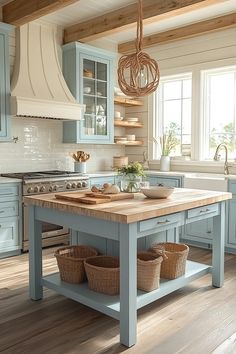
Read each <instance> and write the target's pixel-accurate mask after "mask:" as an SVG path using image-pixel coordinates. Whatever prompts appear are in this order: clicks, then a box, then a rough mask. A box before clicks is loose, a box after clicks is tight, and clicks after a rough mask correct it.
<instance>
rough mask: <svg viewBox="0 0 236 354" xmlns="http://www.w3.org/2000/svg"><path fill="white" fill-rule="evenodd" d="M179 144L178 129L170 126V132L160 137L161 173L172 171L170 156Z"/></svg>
mask: <svg viewBox="0 0 236 354" xmlns="http://www.w3.org/2000/svg"><path fill="white" fill-rule="evenodd" d="M178 144H179V140H178V138H177V137H176V129H175V128H174V127H172V126H170V128H169V130H167V131H166V133H165V134H163V136H161V137H160V149H161V159H160V170H161V171H169V170H170V154H171V152H172V151H173V150H175V148H176V146H177V145H178Z"/></svg>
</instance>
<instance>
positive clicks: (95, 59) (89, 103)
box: [63, 42, 114, 144]
mask: <svg viewBox="0 0 236 354" xmlns="http://www.w3.org/2000/svg"><path fill="white" fill-rule="evenodd" d="M113 70H114V54H113V53H110V52H108V51H105V50H101V49H98V48H96V47H92V46H89V45H85V44H81V43H78V42H76V43H70V44H67V45H65V46H63V73H64V76H65V80H66V82H67V85H68V87H69V88H70V90H71V92H72V94H73V95H74V97H75V98H76V99H77V101H78V102H79V103H81V104H84V105H85V112H84V116H83V118H82V119H81V120H80V121H67V122H63V142H64V143H79V142H83V143H101V144H106V143H113V142H114V126H113V117H114V93H113V92H114V84H113V75H114V73H113Z"/></svg>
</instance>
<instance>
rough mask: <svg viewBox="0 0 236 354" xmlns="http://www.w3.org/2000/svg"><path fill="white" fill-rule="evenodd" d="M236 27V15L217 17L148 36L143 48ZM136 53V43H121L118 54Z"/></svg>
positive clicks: (144, 40)
mask: <svg viewBox="0 0 236 354" xmlns="http://www.w3.org/2000/svg"><path fill="white" fill-rule="evenodd" d="M234 26H236V13H232V14H229V15H225V16H220V17H215V18H213V19H210V20H206V21H202V22H197V23H194V24H192V25H188V26H184V27H180V28H176V29H173V30H169V31H165V32H161V33H157V34H153V35H150V36H146V37H144V38H143V48H148V47H152V46H155V45H158V44H162V43H167V42H172V41H176V40H180V39H184V38H190V37H194V36H196V35H201V34H203V33H207V32H214V31H219V30H222V29H226V28H230V27H234ZM134 51H135V41H130V42H126V43H121V44H119V45H118V52H119V53H121V54H128V53H133V52H134Z"/></svg>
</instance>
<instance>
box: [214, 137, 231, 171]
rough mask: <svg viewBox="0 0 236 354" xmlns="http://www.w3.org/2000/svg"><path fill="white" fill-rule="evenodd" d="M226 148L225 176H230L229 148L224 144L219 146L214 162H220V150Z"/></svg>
mask: <svg viewBox="0 0 236 354" xmlns="http://www.w3.org/2000/svg"><path fill="white" fill-rule="evenodd" d="M222 147H223V148H224V149H225V164H224V174H225V175H228V174H229V167H230V166H229V164H228V149H227V146H226V145H225V144H223V143H221V144H219V145H218V146H217V148H216V152H215V156H214V160H215V161H219V159H220V154H219V150H220V148H222Z"/></svg>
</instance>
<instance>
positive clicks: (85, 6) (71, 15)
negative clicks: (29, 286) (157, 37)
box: [42, 0, 236, 43]
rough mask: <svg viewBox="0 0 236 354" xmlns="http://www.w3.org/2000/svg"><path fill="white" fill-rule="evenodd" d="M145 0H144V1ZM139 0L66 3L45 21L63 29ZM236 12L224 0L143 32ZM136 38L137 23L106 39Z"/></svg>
mask: <svg viewBox="0 0 236 354" xmlns="http://www.w3.org/2000/svg"><path fill="white" fill-rule="evenodd" d="M144 1H145V0H143V2H144ZM133 3H137V1H133V0H103V1H97V0H80V1H79V2H78V3H75V4H73V5H70V6H67V7H66V8H64V9H62V10H58V11H56V12H54V13H52V14H50V15H47V16H44V17H42V19H43V20H45V21H47V22H50V23H54V24H58V25H60V26H62V27H63V28H65V27H69V26H71V25H73V24H76V23H80V22H84V21H85V20H89V19H92V18H95V17H98V16H100V15H104V14H106V13H109V12H111V11H113V10H117V9H120V8H122V7H125V6H127V5H129V4H133ZM233 12H236V0H226V1H221V0H219V2H218V3H217V4H214V5H210V6H207V7H204V8H202V9H196V10H193V11H191V12H188V13H185V14H180V15H177V16H175V17H170V18H169V19H163V20H160V21H158V22H156V23H151V24H145V26H144V35H150V34H153V33H158V32H163V31H166V30H169V29H174V28H178V27H182V26H185V25H188V24H192V23H196V22H200V21H204V20H207V19H210V18H213V17H217V16H223V15H225V14H229V13H233ZM135 37H136V26H133V28H131V29H128V30H122V31H119V32H116V33H113V34H111V35H106V38H107V39H109V40H112V41H114V42H116V43H123V42H126V41H129V40H133V39H135Z"/></svg>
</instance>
